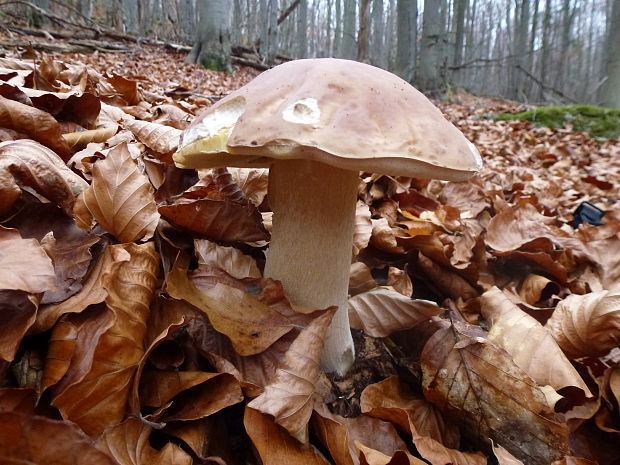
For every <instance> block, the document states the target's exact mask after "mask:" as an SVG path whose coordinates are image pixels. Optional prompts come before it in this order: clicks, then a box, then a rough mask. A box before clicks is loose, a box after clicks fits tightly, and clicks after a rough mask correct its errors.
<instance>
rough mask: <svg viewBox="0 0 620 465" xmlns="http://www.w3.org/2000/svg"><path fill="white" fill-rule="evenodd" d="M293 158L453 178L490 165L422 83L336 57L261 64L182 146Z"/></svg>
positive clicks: (223, 154)
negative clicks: (269, 65) (421, 89)
mask: <svg viewBox="0 0 620 465" xmlns="http://www.w3.org/2000/svg"><path fill="white" fill-rule="evenodd" d="M214 137H215V138H217V139H219V140H220V143H219V144H218V143H216V144H214V143H213V138H214ZM290 158H294V159H299V158H305V159H310V160H315V161H320V162H323V163H326V164H329V165H333V166H337V167H340V168H345V169H350V170H355V171H372V172H377V173H384V174H394V175H404V176H415V177H427V178H436V179H450V180H461V179H466V178H468V177H469V176H471V175H472V174H473V173H475V172H476V171H479V170H480V168H481V166H482V161H481V159H480V155H479V154H478V151H477V150H476V149H475V147H474V146H473V144H471V143H470V142H468V141H467V139H465V137H464V136H463V134H462V133H461V132H460V131H459V130H458V129H457V128H456V127H454V126H453V125H452V124H451V123H449V122H448V121H447V120H446V119H445V118H444V117H443V115H442V114H441V112H440V111H439V109H437V108H436V107H435V106H434V105H433V104H432V103H431V102H430V101H429V100H428V99H427V98H426V97H425V96H424V95H423V94H422V93H421V92H419V91H417V90H416V89H415V88H413V87H412V86H411V85H409V84H408V83H407V82H405V81H403V80H402V79H400V78H399V77H397V76H395V75H394V74H391V73H389V72H387V71H384V70H382V69H379V68H376V67H373V66H370V65H366V64H362V63H358V62H354V61H349V60H340V59H333V58H320V59H307V60H295V61H291V62H288V63H284V64H282V65H279V66H276V67H275V68H272V69H271V70H269V71H266V72H265V73H262V74H261V75H259V76H258V77H257V78H256V79H254V80H253V81H251V82H250V83H249V84H247V85H246V86H244V87H242V88H241V89H239V90H237V91H235V92H233V93H231V94H230V95H228V96H227V97H226V98H224V99H223V100H221V101H220V102H218V103H217V104H215V105H213V106H212V107H210V108H209V109H207V111H205V112H204V113H203V114H202V115H200V116H199V117H198V118H196V119H195V120H194V122H193V123H192V124H191V126H190V127H189V128H188V129H187V130H186V132H185V133H184V135H183V141H182V143H181V149H180V151H179V152H178V153H177V154H176V155H175V161H176V162H177V164H179V165H180V166H183V167H194V168H208V167H215V166H263V165H268V164H269V163H271V162H273V159H290Z"/></svg>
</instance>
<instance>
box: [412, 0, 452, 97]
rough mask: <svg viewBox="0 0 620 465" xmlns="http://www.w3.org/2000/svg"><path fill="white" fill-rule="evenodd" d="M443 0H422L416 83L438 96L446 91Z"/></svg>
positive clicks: (422, 88)
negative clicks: (420, 37)
mask: <svg viewBox="0 0 620 465" xmlns="http://www.w3.org/2000/svg"><path fill="white" fill-rule="evenodd" d="M445 7H446V4H445V0H424V16H423V20H422V39H421V41H420V56H419V60H418V73H417V75H416V83H417V84H418V87H419V88H420V89H421V90H423V91H425V92H427V93H428V94H430V95H433V96H438V95H440V94H442V93H443V92H444V91H445V90H446V57H445V47H444V41H445V32H446V30H445V24H444V23H443V19H444V18H443V14H442V13H443V11H445Z"/></svg>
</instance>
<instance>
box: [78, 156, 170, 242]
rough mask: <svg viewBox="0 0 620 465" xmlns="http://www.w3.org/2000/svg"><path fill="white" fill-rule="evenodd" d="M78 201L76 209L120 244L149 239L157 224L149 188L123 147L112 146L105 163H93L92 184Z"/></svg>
mask: <svg viewBox="0 0 620 465" xmlns="http://www.w3.org/2000/svg"><path fill="white" fill-rule="evenodd" d="M80 200H81V202H80ZM80 200H78V205H76V208H78V207H80V208H83V206H85V207H86V208H87V209H88V211H89V212H90V214H91V215H92V216H93V218H94V219H95V220H96V221H97V222H98V223H99V224H100V225H101V226H102V227H103V228H104V229H105V230H106V231H108V232H109V233H110V234H112V235H114V236H115V237H116V238H117V239H118V240H119V241H120V242H133V241H139V240H146V239H149V238H150V237H152V236H153V233H154V232H155V228H156V227H157V222H158V221H159V213H157V206H156V204H155V200H154V198H153V188H152V187H151V185H150V183H149V181H148V178H147V177H146V176H145V175H143V174H142V173H140V171H139V170H138V166H137V165H136V163H135V162H134V161H133V159H132V157H131V154H130V152H129V148H128V146H127V144H120V145H118V146H116V147H115V148H114V149H112V150H110V152H109V153H108V156H107V157H106V159H105V160H101V161H98V162H97V163H95V165H94V166H93V180H92V184H91V185H90V187H88V189H86V190H85V191H84V193H83V194H82V196H80ZM80 203H81V204H82V205H79V204H80Z"/></svg>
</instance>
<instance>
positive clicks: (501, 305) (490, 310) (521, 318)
mask: <svg viewBox="0 0 620 465" xmlns="http://www.w3.org/2000/svg"><path fill="white" fill-rule="evenodd" d="M619 302H620V298H619ZM619 308H620V306H619ZM480 310H481V312H482V315H483V316H484V317H485V318H486V319H487V320H488V321H489V322H490V323H491V327H490V329H489V334H488V336H487V337H488V338H489V340H490V341H492V342H493V343H494V344H495V345H497V346H498V347H501V348H502V349H504V350H505V351H506V352H508V353H509V354H510V355H511V356H512V358H513V360H514V362H515V363H516V365H517V366H518V367H519V368H520V369H521V370H523V372H524V373H525V374H527V375H528V376H529V377H530V378H532V379H533V380H534V381H535V382H536V383H538V384H539V385H540V386H546V385H549V386H551V387H553V388H554V389H555V390H556V391H559V390H560V389H562V388H565V387H568V386H574V387H577V388H579V389H581V390H582V391H583V392H584V394H585V395H586V396H587V397H592V393H591V392H590V390H589V389H588V386H587V385H586V383H585V382H584V381H583V380H582V379H581V376H579V373H577V370H575V368H574V367H573V365H572V364H571V363H570V361H569V360H568V359H567V358H566V356H565V355H564V354H563V353H562V350H561V349H560V347H559V346H558V344H557V343H556V341H555V340H554V339H553V335H552V334H551V332H550V331H548V330H547V329H546V328H545V327H543V326H542V325H541V324H540V323H539V322H538V321H536V319H534V318H533V317H531V316H529V315H528V314H527V313H525V312H524V311H523V310H521V309H520V308H519V307H517V306H516V305H515V304H513V303H512V302H511V301H510V300H509V299H508V297H507V296H506V295H504V293H503V292H502V291H501V290H499V289H498V288H493V289H491V290H490V291H487V292H485V293H484V294H483V295H482V296H481V297H480ZM556 311H557V310H556Z"/></svg>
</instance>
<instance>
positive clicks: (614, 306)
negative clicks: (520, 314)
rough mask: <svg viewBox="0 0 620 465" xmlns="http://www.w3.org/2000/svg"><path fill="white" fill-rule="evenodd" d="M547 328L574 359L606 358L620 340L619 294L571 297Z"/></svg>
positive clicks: (554, 313) (564, 302) (605, 293)
mask: <svg viewBox="0 0 620 465" xmlns="http://www.w3.org/2000/svg"><path fill="white" fill-rule="evenodd" d="M545 326H546V327H547V328H548V329H549V331H550V332H551V334H552V335H553V337H554V339H555V340H556V341H557V343H558V345H559V346H560V347H561V348H562V350H563V351H564V353H565V354H566V355H567V356H568V357H569V358H571V359H575V358H579V357H586V356H590V357H599V356H601V355H605V354H607V353H608V352H609V351H610V350H611V349H612V348H614V347H618V340H620V293H618V292H610V291H598V292H591V293H589V294H585V295H576V294H574V295H569V296H568V297H567V298H566V299H564V300H563V301H562V302H560V303H559V304H558V305H557V307H556V309H555V311H554V312H553V314H552V315H551V318H550V319H549V320H548V321H547V324H546V325H545Z"/></svg>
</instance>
